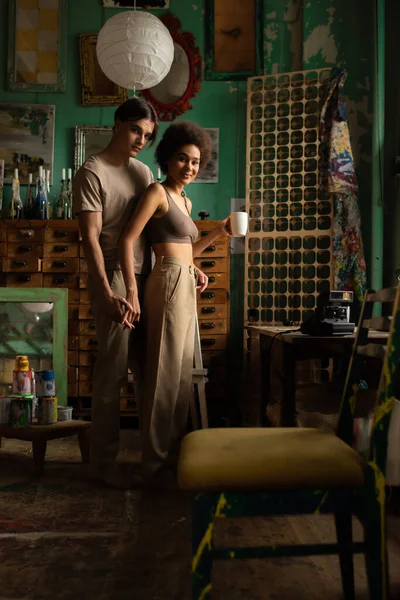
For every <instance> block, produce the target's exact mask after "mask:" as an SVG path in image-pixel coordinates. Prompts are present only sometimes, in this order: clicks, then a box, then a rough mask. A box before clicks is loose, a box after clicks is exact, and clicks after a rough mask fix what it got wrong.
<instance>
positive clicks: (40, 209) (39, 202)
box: [35, 165, 47, 220]
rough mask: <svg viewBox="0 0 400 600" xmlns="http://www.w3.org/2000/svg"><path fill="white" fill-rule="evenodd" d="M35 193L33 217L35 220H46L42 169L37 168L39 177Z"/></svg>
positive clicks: (40, 167) (45, 199)
mask: <svg viewBox="0 0 400 600" xmlns="http://www.w3.org/2000/svg"><path fill="white" fill-rule="evenodd" d="M36 189H37V193H36V202H35V213H36V214H35V216H36V218H37V219H41V220H44V219H45V218H46V204H47V198H46V189H45V183H44V178H43V167H42V165H40V166H39V175H38V179H37V187H36Z"/></svg>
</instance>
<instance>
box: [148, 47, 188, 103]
mask: <svg viewBox="0 0 400 600" xmlns="http://www.w3.org/2000/svg"><path fill="white" fill-rule="evenodd" d="M189 77H190V66H189V59H188V57H187V54H186V52H185V51H184V49H183V48H182V46H179V45H178V44H176V43H175V44H174V60H173V62H172V66H171V70H170V72H169V73H168V75H167V76H166V77H164V79H163V80H162V81H160V83H158V84H157V85H155V86H154V87H153V88H151V93H152V95H153V96H154V98H157V100H159V101H160V102H162V103H163V104H172V103H173V102H176V101H177V100H179V99H180V98H182V96H183V95H184V94H185V92H186V90H187V87H188V85H189Z"/></svg>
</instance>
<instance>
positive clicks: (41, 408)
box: [38, 396, 57, 425]
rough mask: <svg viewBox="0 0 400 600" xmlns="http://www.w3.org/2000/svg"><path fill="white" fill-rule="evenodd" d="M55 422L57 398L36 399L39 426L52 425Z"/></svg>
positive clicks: (44, 397) (43, 397)
mask: <svg viewBox="0 0 400 600" xmlns="http://www.w3.org/2000/svg"><path fill="white" fill-rule="evenodd" d="M56 422H57V398H56V397H55V396H53V397H50V396H41V397H39V398H38V423H39V425H52V424H53V423H56Z"/></svg>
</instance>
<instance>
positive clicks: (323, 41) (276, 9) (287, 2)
mask: <svg viewBox="0 0 400 600" xmlns="http://www.w3.org/2000/svg"><path fill="white" fill-rule="evenodd" d="M360 15H362V19H361V18H360ZM264 33H265V41H264V61H265V72H266V73H276V72H280V73H284V72H286V71H295V70H302V69H305V70H306V69H313V68H324V67H330V66H334V65H339V66H343V67H344V68H346V70H347V71H348V79H347V82H346V86H345V93H346V96H347V106H348V111H349V127H350V134H351V138H352V146H353V151H354V156H355V162H356V167H357V175H358V181H359V186H360V200H359V202H360V208H361V216H362V224H363V236H364V243H365V250H366V258H367V264H368V263H369V262H370V261H369V256H370V249H371V161H372V102H373V101H372V90H371V88H372V83H371V82H372V81H373V38H374V28H373V13H372V8H371V10H368V9H367V8H366V6H365V3H364V2H363V0H351V1H349V2H343V1H340V0H312V1H307V0H304V2H303V0H284V1H279V0H266V1H265V22H264Z"/></svg>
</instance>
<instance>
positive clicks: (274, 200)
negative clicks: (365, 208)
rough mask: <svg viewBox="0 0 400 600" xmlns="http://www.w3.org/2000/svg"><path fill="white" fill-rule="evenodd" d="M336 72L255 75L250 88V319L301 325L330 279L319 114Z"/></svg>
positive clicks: (247, 268) (330, 214) (329, 234)
mask: <svg viewBox="0 0 400 600" xmlns="http://www.w3.org/2000/svg"><path fill="white" fill-rule="evenodd" d="M329 74H330V70H329V69H321V70H314V71H299V72H295V73H284V74H280V75H265V76H262V77H252V78H250V79H249V80H248V92H247V107H248V108H247V175H246V207H247V208H246V209H247V211H248V213H249V232H248V235H247V237H246V256H245V322H246V323H250V322H251V323H258V324H261V325H262V324H264V325H267V324H270V325H273V324H276V323H282V322H283V321H286V320H287V321H294V322H301V321H303V320H304V318H305V317H307V315H308V314H310V312H312V311H313V309H314V308H315V306H316V299H317V296H318V294H319V293H320V292H321V291H324V290H329V289H330V287H331V281H332V266H331V263H332V218H333V204H332V199H331V196H330V194H327V193H326V192H324V191H323V190H322V188H321V189H320V186H319V161H320V156H319V152H320V143H319V135H318V132H319V118H320V111H321V107H322V103H323V100H324V96H325V83H326V81H327V80H328V78H329Z"/></svg>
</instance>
